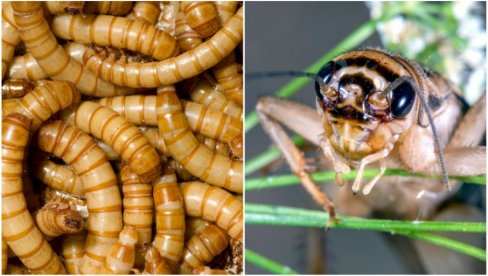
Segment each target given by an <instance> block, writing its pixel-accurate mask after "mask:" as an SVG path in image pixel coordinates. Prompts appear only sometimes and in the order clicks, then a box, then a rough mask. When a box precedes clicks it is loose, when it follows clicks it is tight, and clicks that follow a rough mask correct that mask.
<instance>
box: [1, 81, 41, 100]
mask: <svg viewBox="0 0 488 276" xmlns="http://www.w3.org/2000/svg"><path fill="white" fill-rule="evenodd" d="M32 89H34V86H33V85H32V83H31V82H30V81H28V80H25V79H12V78H9V79H8V80H6V81H4V82H3V85H2V99H10V98H20V97H23V96H25V94H27V93H29V92H31V91H32Z"/></svg>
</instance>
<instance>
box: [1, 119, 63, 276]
mask: <svg viewBox="0 0 488 276" xmlns="http://www.w3.org/2000/svg"><path fill="white" fill-rule="evenodd" d="M29 129H30V119H29V118H28V117H26V116H24V115H22V114H19V113H14V114H11V115H8V116H7V117H5V118H4V119H3V121H2V237H3V239H4V240H5V241H6V242H7V244H8V245H9V247H10V249H12V251H13V252H14V253H15V255H16V256H18V257H19V258H20V260H21V261H22V263H24V265H25V266H26V267H27V268H28V269H30V270H31V271H33V272H36V273H41V274H42V273H44V274H57V273H65V269H64V267H63V265H62V264H61V261H60V259H59V257H58V256H57V255H56V253H55V252H53V250H52V248H51V245H49V243H47V241H46V239H45V238H44V237H43V236H42V234H41V232H40V231H39V229H38V228H37V227H36V226H35V224H34V221H33V219H32V216H31V215H30V213H29V211H27V206H26V201H25V197H24V194H23V193H22V169H23V166H22V161H23V159H24V151H25V147H26V145H27V141H28V140H29Z"/></svg>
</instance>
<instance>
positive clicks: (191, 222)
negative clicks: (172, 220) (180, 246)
mask: <svg viewBox="0 0 488 276" xmlns="http://www.w3.org/2000/svg"><path fill="white" fill-rule="evenodd" d="M185 223H186V232H185V240H186V241H188V240H189V239H190V238H191V237H193V236H195V235H197V234H198V233H200V232H202V230H203V229H205V227H206V226H207V225H209V224H210V222H208V221H206V220H204V219H202V218H199V217H187V218H186V221H185Z"/></svg>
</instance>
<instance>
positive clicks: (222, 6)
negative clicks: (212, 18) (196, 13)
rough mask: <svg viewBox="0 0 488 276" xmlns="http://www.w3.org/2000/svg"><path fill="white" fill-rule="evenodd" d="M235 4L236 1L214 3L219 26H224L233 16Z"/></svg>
mask: <svg viewBox="0 0 488 276" xmlns="http://www.w3.org/2000/svg"><path fill="white" fill-rule="evenodd" d="M237 4H238V2H237V1H215V3H214V5H215V8H216V9H217V19H218V21H219V25H220V26H224V24H225V23H227V21H229V19H230V18H231V17H232V15H234V13H235V12H236V9H237Z"/></svg>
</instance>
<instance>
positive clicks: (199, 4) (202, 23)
mask: <svg viewBox="0 0 488 276" xmlns="http://www.w3.org/2000/svg"><path fill="white" fill-rule="evenodd" d="M181 10H182V11H183V12H184V13H185V17H186V18H187V20H188V24H189V25H190V27H191V28H192V29H193V30H195V31H196V32H197V33H198V34H199V35H200V36H201V37H203V38H206V37H209V36H212V35H213V34H214V33H215V32H217V30H218V29H219V21H218V20H217V10H216V9H215V6H214V4H213V3H211V2H205V1H191V2H190V1H188V2H181Z"/></svg>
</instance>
